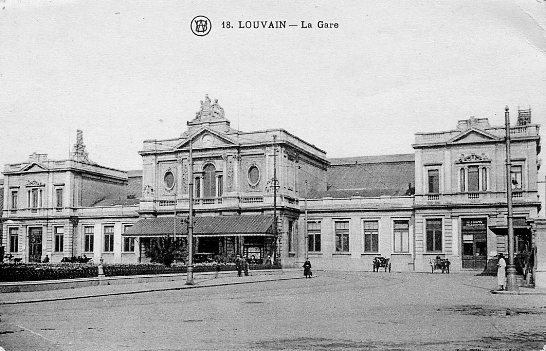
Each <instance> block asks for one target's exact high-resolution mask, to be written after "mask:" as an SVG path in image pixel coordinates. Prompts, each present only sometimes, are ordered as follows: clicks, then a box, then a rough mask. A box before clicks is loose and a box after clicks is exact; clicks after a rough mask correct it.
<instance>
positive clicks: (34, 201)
mask: <svg viewBox="0 0 546 351" xmlns="http://www.w3.org/2000/svg"><path fill="white" fill-rule="evenodd" d="M31 199H32V203H31V207H32V208H38V189H32V191H31Z"/></svg>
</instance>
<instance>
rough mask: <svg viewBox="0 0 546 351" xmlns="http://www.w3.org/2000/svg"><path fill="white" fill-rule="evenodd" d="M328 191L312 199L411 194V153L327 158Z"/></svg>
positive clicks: (412, 171)
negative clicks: (328, 160)
mask: <svg viewBox="0 0 546 351" xmlns="http://www.w3.org/2000/svg"><path fill="white" fill-rule="evenodd" d="M330 162H331V166H330V167H329V168H328V170H327V172H326V174H327V190H326V191H323V192H315V193H313V194H310V197H312V198H321V197H334V198H345V197H351V196H362V197H377V196H383V195H386V196H404V195H412V194H413V191H414V190H413V189H414V187H415V157H414V155H413V154H399V155H382V156H360V157H347V158H335V159H330Z"/></svg>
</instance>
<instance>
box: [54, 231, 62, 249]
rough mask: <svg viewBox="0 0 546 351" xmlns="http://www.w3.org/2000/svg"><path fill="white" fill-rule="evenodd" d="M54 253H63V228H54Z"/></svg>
mask: <svg viewBox="0 0 546 351" xmlns="http://www.w3.org/2000/svg"><path fill="white" fill-rule="evenodd" d="M54 230H55V252H63V251H64V227H55V228H54Z"/></svg>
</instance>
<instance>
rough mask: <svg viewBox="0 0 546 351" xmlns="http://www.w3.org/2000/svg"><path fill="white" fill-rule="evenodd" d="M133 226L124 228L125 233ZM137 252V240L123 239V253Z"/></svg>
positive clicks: (131, 238)
mask: <svg viewBox="0 0 546 351" xmlns="http://www.w3.org/2000/svg"><path fill="white" fill-rule="evenodd" d="M131 227H132V225H124V226H123V233H125V232H126V231H127V229H129V228H131ZM134 251H135V238H133V237H126V236H125V237H123V252H134Z"/></svg>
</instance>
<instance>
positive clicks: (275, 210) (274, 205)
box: [271, 135, 279, 263]
mask: <svg viewBox="0 0 546 351" xmlns="http://www.w3.org/2000/svg"><path fill="white" fill-rule="evenodd" d="M273 235H274V237H275V244H274V245H273V249H274V251H273V262H271V263H275V261H276V260H277V242H278V241H279V238H278V234H277V136H276V135H273Z"/></svg>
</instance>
